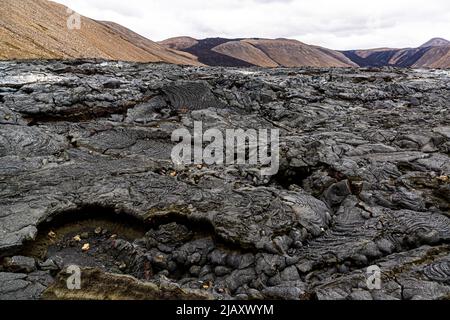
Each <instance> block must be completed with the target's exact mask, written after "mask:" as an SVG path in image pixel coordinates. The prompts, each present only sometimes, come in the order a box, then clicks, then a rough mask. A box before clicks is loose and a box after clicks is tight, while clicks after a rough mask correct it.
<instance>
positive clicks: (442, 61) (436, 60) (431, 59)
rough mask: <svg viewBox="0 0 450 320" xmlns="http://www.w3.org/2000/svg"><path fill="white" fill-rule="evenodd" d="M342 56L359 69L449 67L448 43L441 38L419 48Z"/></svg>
mask: <svg viewBox="0 0 450 320" xmlns="http://www.w3.org/2000/svg"><path fill="white" fill-rule="evenodd" d="M343 54H344V55H345V56H346V57H347V58H349V59H350V60H352V61H353V62H355V63H356V64H358V65H359V66H361V67H383V66H392V67H411V68H449V67H450V42H449V41H447V40H445V39H442V38H433V39H431V40H429V41H427V42H426V43H424V44H423V45H421V46H420V47H419V48H406V49H390V48H382V49H370V50H350V51H343Z"/></svg>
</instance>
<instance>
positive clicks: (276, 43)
mask: <svg viewBox="0 0 450 320" xmlns="http://www.w3.org/2000/svg"><path fill="white" fill-rule="evenodd" d="M160 44H162V45H164V46H166V47H168V48H177V49H178V50H183V51H186V52H188V53H190V54H192V55H194V56H196V57H197V58H198V60H199V61H200V62H202V63H204V64H207V65H211V66H238V67H239V66H243V67H247V66H260V67H302V66H314V67H357V65H356V64H355V63H354V62H352V61H351V60H350V59H348V58H347V57H346V56H345V55H344V54H342V53H341V52H338V51H334V50H330V49H326V48H321V47H317V46H311V45H307V44H305V43H302V42H300V41H297V40H288V39H225V38H208V39H203V40H197V39H193V38H188V37H177V38H171V39H167V40H164V41H161V42H160Z"/></svg>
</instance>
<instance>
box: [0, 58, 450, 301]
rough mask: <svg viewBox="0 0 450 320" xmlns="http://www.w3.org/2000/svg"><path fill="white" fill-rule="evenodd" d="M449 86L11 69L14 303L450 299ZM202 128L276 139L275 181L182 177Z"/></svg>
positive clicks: (6, 157)
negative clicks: (177, 147)
mask: <svg viewBox="0 0 450 320" xmlns="http://www.w3.org/2000/svg"><path fill="white" fill-rule="evenodd" d="M449 84H450V77H449V72H448V71H439V70H429V71H423V70H416V71H414V70H406V69H392V68H390V69H350V68H349V69H332V68H331V69H327V68H279V69H259V68H249V69H235V68H218V67H217V68H210V67H181V66H175V65H166V64H133V63H124V62H103V61H90V60H77V61H67V62H64V61H28V62H11V61H10V62H8V61H5V62H0V299H43V298H45V299H72V298H77V299H78V298H79V299H255V298H262V299H269V298H270V299H405V300H410V299H448V298H449V297H450V254H449V253H450V217H449V212H450V211H449V210H450V201H449V199H450V184H449V174H450V161H449V150H450V116H449V105H448V103H449V97H450V95H449ZM200 120H201V121H203V124H204V126H205V129H206V128H218V129H221V130H225V129H229V128H232V129H233V128H234V129H236V128H244V129H248V128H255V129H258V128H265V129H269V128H277V129H279V130H280V144H281V149H280V153H281V154H280V157H281V167H280V170H279V172H278V174H276V175H274V176H272V177H261V176H259V174H258V172H259V171H258V170H257V169H258V168H255V167H251V166H217V165H208V166H207V165H203V166H200V165H198V166H186V167H184V168H175V167H174V165H173V164H172V162H171V159H170V152H171V149H172V147H173V145H174V143H173V142H172V141H171V134H172V132H173V130H175V129H177V128H183V127H184V128H188V129H192V126H193V122H194V121H200ZM70 264H75V265H78V266H80V267H81V268H82V273H81V290H68V289H67V286H66V280H67V279H68V274H67V272H66V271H67V270H66V268H67V267H68V266H69V265H70ZM373 265H377V266H378V267H379V268H380V269H381V287H380V289H369V287H368V286H367V282H366V279H367V275H366V271H367V267H369V266H373Z"/></svg>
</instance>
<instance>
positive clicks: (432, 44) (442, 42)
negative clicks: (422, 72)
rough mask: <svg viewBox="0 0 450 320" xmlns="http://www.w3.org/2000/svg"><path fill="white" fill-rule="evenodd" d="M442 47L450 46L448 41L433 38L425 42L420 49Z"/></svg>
mask: <svg viewBox="0 0 450 320" xmlns="http://www.w3.org/2000/svg"><path fill="white" fill-rule="evenodd" d="M444 46H450V41H448V40H445V39H443V38H433V39H430V40H428V41H427V42H425V43H424V44H423V45H421V46H420V47H421V48H426V47H444Z"/></svg>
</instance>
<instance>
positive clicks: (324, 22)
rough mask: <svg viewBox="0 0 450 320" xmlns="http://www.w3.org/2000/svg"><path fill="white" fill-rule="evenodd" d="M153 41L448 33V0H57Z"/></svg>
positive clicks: (320, 41)
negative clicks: (185, 37) (184, 38)
mask: <svg viewBox="0 0 450 320" xmlns="http://www.w3.org/2000/svg"><path fill="white" fill-rule="evenodd" d="M56 2H59V3H63V4H65V5H67V6H69V7H71V8H72V9H74V10H75V11H77V12H79V13H80V14H82V15H85V16H87V17H90V18H94V19H98V20H109V21H114V22H117V23H120V24H122V25H124V26H126V27H128V28H130V29H132V30H133V31H136V32H138V33H140V34H141V35H144V36H146V37H147V38H149V39H151V40H155V41H157V40H164V39H166V38H170V37H175V36H183V35H186V36H191V37H194V38H198V39H202V38H206V37H226V38H243V37H261V38H292V39H297V40H300V41H303V42H306V43H308V44H315V45H321V46H325V47H328V48H331V49H364V48H374V47H416V46H419V45H421V44H422V43H424V42H426V41H427V40H429V39H430V38H433V37H443V38H447V39H448V40H450V1H449V0H426V1H424V0H375V1H364V0H359V1H358V0H339V1H336V0H308V1H306V0H56Z"/></svg>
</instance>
